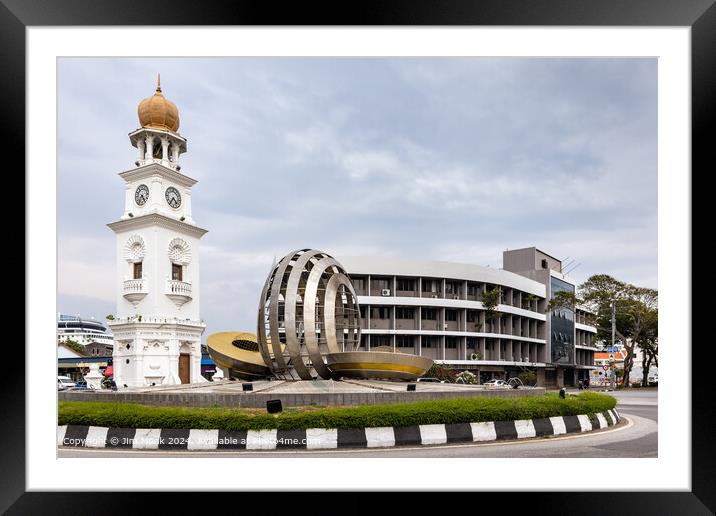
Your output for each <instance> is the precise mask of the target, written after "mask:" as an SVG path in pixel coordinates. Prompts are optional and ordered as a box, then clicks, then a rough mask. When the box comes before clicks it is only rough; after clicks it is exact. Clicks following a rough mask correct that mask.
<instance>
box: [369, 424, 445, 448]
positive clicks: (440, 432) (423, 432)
mask: <svg viewBox="0 0 716 516" xmlns="http://www.w3.org/2000/svg"><path fill="white" fill-rule="evenodd" d="M418 428H420V439H421V441H422V443H423V445H426V444H444V443H446V442H447V432H445V425H420V426H418ZM366 430H367V428H366Z"/></svg>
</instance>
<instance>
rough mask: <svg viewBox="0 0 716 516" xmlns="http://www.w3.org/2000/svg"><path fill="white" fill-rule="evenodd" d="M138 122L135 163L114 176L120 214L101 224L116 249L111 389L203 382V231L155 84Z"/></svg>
mask: <svg viewBox="0 0 716 516" xmlns="http://www.w3.org/2000/svg"><path fill="white" fill-rule="evenodd" d="M138 114H139V122H140V124H141V127H140V128H139V129H137V130H135V131H133V132H132V133H130V134H129V140H130V142H131V144H132V145H133V146H134V147H136V148H137V149H138V151H139V156H138V159H137V161H135V167H134V168H132V169H130V170H126V171H124V172H121V173H120V174H119V176H120V177H121V178H122V179H123V180H124V182H125V199H124V212H123V214H122V216H121V217H120V219H119V220H118V221H116V222H113V223H111V224H108V226H109V228H110V229H111V230H112V231H114V233H115V235H116V246H117V247H116V253H117V314H116V315H115V319H114V320H113V321H111V322H110V327H111V328H112V331H113V333H114V340H115V346H114V353H113V359H114V360H113V362H114V379H115V382H116V384H117V387H118V388H124V387H142V386H152V385H163V384H164V385H166V384H169V385H173V384H179V383H194V382H203V381H206V380H205V378H204V377H203V376H202V375H201V355H202V353H201V335H202V333H203V332H204V329H205V325H204V323H203V322H202V320H201V316H200V313H199V291H200V289H199V281H200V278H199V243H200V240H201V238H202V236H204V234H205V233H206V232H207V231H206V230H205V229H202V228H200V227H198V226H197V225H196V224H195V222H194V219H193V217H192V203H191V199H192V187H193V186H194V185H195V184H196V183H197V181H196V180H195V179H192V178H191V177H189V176H187V175H185V174H184V173H182V172H181V165H180V162H179V161H180V160H179V158H180V155H181V154H183V153H184V152H186V150H187V140H186V139H185V138H184V137H183V136H181V135H180V134H179V133H178V132H177V131H178V128H179V113H178V110H177V108H176V106H175V105H174V104H173V103H172V102H170V101H168V100H167V99H166V98H165V97H164V96H163V94H162V90H161V86H160V85H159V84H157V89H156V92H155V94H154V96H152V97H149V98H147V99H145V100H143V101H142V102H141V103H140V104H139V108H138Z"/></svg>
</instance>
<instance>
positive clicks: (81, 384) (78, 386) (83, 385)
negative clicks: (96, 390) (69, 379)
mask: <svg viewBox="0 0 716 516" xmlns="http://www.w3.org/2000/svg"><path fill="white" fill-rule="evenodd" d="M85 389H89V387H88V386H87V381H86V380H80V381H78V382H75V385H74V387H70V388H69V389H68V390H70V391H84V390H85Z"/></svg>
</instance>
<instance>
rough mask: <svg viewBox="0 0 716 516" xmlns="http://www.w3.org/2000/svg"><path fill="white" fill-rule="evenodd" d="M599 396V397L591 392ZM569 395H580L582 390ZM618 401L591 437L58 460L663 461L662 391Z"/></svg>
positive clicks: (623, 395)
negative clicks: (613, 414)
mask: <svg viewBox="0 0 716 516" xmlns="http://www.w3.org/2000/svg"><path fill="white" fill-rule="evenodd" d="M592 391H594V392H598V391H596V390H595V389H592ZM568 392H570V393H577V392H580V391H578V390H577V389H574V390H568ZM607 394H610V395H612V396H614V397H615V398H617V409H618V410H619V414H620V416H621V417H622V421H621V422H620V423H619V424H618V425H616V426H614V427H610V428H608V429H603V430H597V431H594V432H590V433H588V434H583V435H581V434H578V435H567V436H558V437H549V438H539V439H523V440H520V441H508V442H499V443H497V442H494V443H474V444H456V445H439V446H419V447H399V448H386V449H365V450H332V451H329V452H326V451H309V450H291V451H271V452H261V451H246V450H240V451H210V452H197V451H177V452H174V451H161V452H156V451H143V450H116V451H112V450H106V449H101V450H93V449H86V448H73V449H67V448H63V449H58V457H59V458H67V457H83V458H86V457H105V458H109V457H172V456H191V457H219V456H223V457H232V456H233V457H239V456H241V457H251V458H254V457H256V458H258V457H272V458H277V457H303V458H324V457H325V458H332V457H333V458H344V457H387V458H402V457H406V458H460V457H502V458H527V457H543V458H548V457H553V458H566V457H582V458H592V457H596V458H606V457H616V458H641V457H657V456H658V405H657V402H658V390H657V389H652V388H644V389H635V390H631V391H615V392H608V393H607Z"/></svg>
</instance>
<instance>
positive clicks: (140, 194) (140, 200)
mask: <svg viewBox="0 0 716 516" xmlns="http://www.w3.org/2000/svg"><path fill="white" fill-rule="evenodd" d="M148 199H149V188H148V187H147V185H139V186H138V187H137V190H136V191H135V192H134V202H136V203H137V206H144V205H145V204H146V202H147V200H148Z"/></svg>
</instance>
